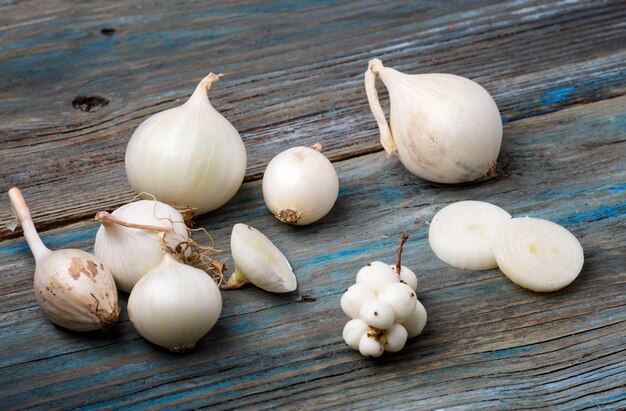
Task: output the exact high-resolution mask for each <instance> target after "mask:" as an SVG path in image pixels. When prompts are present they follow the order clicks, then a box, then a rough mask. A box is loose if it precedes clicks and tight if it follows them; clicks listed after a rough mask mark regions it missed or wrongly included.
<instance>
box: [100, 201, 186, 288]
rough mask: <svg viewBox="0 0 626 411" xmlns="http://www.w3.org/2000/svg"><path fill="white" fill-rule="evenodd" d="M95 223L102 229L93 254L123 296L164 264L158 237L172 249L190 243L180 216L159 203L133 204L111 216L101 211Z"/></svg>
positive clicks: (162, 251) (114, 212)
mask: <svg viewBox="0 0 626 411" xmlns="http://www.w3.org/2000/svg"><path fill="white" fill-rule="evenodd" d="M96 219H97V220H99V221H100V222H101V223H102V225H101V226H100V228H99V229H98V232H97V233H96V242H95V245H94V253H95V254H96V256H97V257H98V258H99V259H100V260H102V261H103V262H104V263H105V264H106V266H107V267H109V269H110V270H111V272H112V273H113V277H114V278H115V284H116V285H117V288H119V289H120V290H122V291H126V292H130V291H131V290H132V289H133V287H134V285H135V284H136V283H137V281H139V279H140V278H141V277H142V276H143V275H144V274H146V273H147V272H148V271H150V270H151V269H153V268H154V267H156V266H157V265H159V264H160V263H161V261H162V260H163V254H165V252H166V251H165V250H164V249H163V244H162V242H161V241H162V240H160V239H159V238H160V233H164V235H163V236H162V238H163V240H164V241H165V243H166V244H167V245H168V246H169V247H171V248H175V247H176V245H177V244H179V243H181V242H186V241H188V240H189V233H188V229H187V226H186V225H185V223H184V221H183V216H182V215H181V213H180V212H178V210H176V209H175V208H174V207H172V206H170V205H167V204H164V203H161V202H159V201H150V200H140V201H135V202H132V203H128V204H125V205H123V206H121V207H120V208H118V209H117V210H115V211H113V213H111V214H109V213H107V212H104V211H101V212H99V213H98V214H97V215H96Z"/></svg>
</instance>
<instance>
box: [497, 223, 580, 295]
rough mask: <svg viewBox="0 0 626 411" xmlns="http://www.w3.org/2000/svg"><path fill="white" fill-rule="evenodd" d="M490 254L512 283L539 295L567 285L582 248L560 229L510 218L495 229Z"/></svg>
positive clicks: (560, 227) (574, 271) (555, 225)
mask: <svg viewBox="0 0 626 411" xmlns="http://www.w3.org/2000/svg"><path fill="white" fill-rule="evenodd" d="M494 245H495V248H494V253H495V257H496V260H497V262H498V266H499V267H500V270H501V271H502V272H503V273H504V274H505V275H506V276H507V277H508V278H509V279H510V280H511V281H513V282H514V283H515V284H517V285H519V286H521V287H524V288H528V289H529V290H533V291H539V292H550V291H556V290H559V289H561V288H563V287H565V286H566V285H568V284H570V283H571V282H572V281H574V279H575V278H576V277H577V276H578V274H579V273H580V271H581V270H582V267H583V262H584V258H585V257H584V254H583V248H582V246H581V245H580V242H579V241H578V239H577V238H576V237H575V236H574V235H573V234H572V233H570V232H569V231H568V230H567V229H565V228H564V227H562V226H560V225H558V224H556V223H553V222H551V221H548V220H543V219H540V218H529V217H525V218H513V219H511V220H509V221H507V222H505V223H503V224H502V225H501V226H500V227H499V228H498V230H497V232H496V236H495V241H494Z"/></svg>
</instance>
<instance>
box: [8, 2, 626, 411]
mask: <svg viewBox="0 0 626 411" xmlns="http://www.w3.org/2000/svg"><path fill="white" fill-rule="evenodd" d="M103 29H104V30H103ZM0 32H1V36H2V37H1V38H2V41H1V42H0V84H1V87H0V93H1V94H0V184H1V186H0V192H2V194H1V196H0V240H1V242H0V405H1V407H0V408H2V409H17V408H40V409H49V408H76V407H81V408H85V409H112V408H118V407H122V406H127V407H130V408H161V407H172V408H197V407H203V406H207V407H211V408H213V409H232V408H238V409H241V408H251V409H264V408H277V407H280V408H289V409H320V408H343V409H357V408H365V409H375V408H378V409H380V408H396V409H397V408H411V409H433V408H461V409H463V408H467V409H476V408H496V409H512V408H534V407H554V408H559V409H584V408H597V407H599V408H606V409H615V408H620V407H624V406H626V309H625V307H626V261H625V260H626V259H625V253H624V251H625V249H626V238H625V232H626V230H625V228H626V227H625V225H626V224H625V218H624V215H625V214H626V196H625V194H624V193H625V191H624V190H625V188H626V184H625V180H626V178H625V177H626V172H625V170H624V158H625V156H626V150H625V145H624V142H625V138H624V136H625V134H626V133H625V130H626V114H625V113H626V96H625V95H624V94H625V91H626V68H625V64H624V61H625V60H626V3H625V2H624V1H580V2H578V1H550V2H539V1H536V2H535V1H528V0H518V1H509V2H503V1H479V0H474V1H445V2H442V1H434V0H433V1H419V2H415V3H414V4H408V3H403V2H380V1H357V2H324V1H316V0H308V1H299V2H287V1H273V2H265V3H258V4H254V3H249V2H245V1H228V2H208V3H206V2H194V3H187V4H185V5H179V6H176V7H173V6H167V5H163V4H158V3H156V2H148V1H138V2H133V3H130V4H129V3H127V2H119V1H112V2H102V3H87V2H84V3H80V4H70V3H69V2H63V1H46V2H44V1H23V2H11V1H5V2H2V3H1V4H0ZM374 57H378V58H381V59H382V60H383V61H384V62H385V63H386V65H388V66H390V67H394V68H397V69H399V70H401V71H406V72H409V73H426V72H449V73H454V74H459V75H463V76H466V77H469V78H471V79H474V80H476V81H478V82H479V83H480V84H482V85H483V86H484V87H485V88H486V89H487V90H488V91H489V92H490V93H492V95H493V96H494V98H495V100H496V102H497V103H498V106H499V108H500V110H501V113H502V117H503V121H504V123H505V124H504V141H503V146H502V151H501V153H500V157H499V165H498V169H497V173H496V176H494V177H493V178H492V179H490V180H488V181H486V182H483V183H480V184H470V185H464V186H442V185H437V184H432V183H428V182H425V181H422V180H419V179H418V178H416V177H414V176H413V175H411V174H410V173H408V172H407V171H405V169H404V168H403V167H402V166H401V165H400V164H399V162H398V161H397V160H396V159H393V158H391V159H388V158H386V157H385V155H384V153H382V152H381V150H382V149H381V147H380V145H379V143H378V130H377V127H376V123H375V121H374V119H373V117H372V115H371V113H370V111H369V107H368V105H367V100H366V97H365V91H364V87H363V72H364V71H365V69H366V67H367V61H368V60H369V59H371V58H374ZM209 71H214V72H223V73H224V77H223V79H222V81H220V82H219V83H217V84H216V85H215V87H214V88H213V90H212V91H211V94H210V98H211V101H212V102H213V104H214V106H215V107H216V108H217V109H218V110H219V111H220V112H222V114H224V115H225V117H227V118H228V119H229V120H230V121H231V122H232V123H233V124H234V125H235V127H236V128H237V129H238V130H239V131H240V133H241V135H242V137H243V139H244V143H245V145H246V148H247V151H248V156H249V164H248V170H247V177H246V182H245V183H244V185H243V186H242V188H241V189H240V191H239V192H238V194H237V195H236V196H235V198H234V199H233V200H231V201H230V202H229V203H228V204H227V205H226V206H225V207H223V208H222V209H220V210H217V211H215V212H212V213H210V214H207V215H204V216H202V217H200V218H199V219H198V225H199V226H202V227H205V228H207V229H208V230H209V231H210V232H211V233H212V234H213V236H214V238H215V239H216V241H217V246H218V247H221V248H222V249H224V250H225V253H224V258H225V260H226V262H227V264H229V265H230V266H232V264H231V260H230V254H229V252H228V246H229V235H230V230H231V228H232V226H233V225H234V224H235V223H238V222H244V223H248V224H251V225H253V226H255V227H257V228H259V229H260V230H262V231H263V232H265V233H266V234H267V235H268V236H269V237H270V238H271V239H272V240H274V241H275V243H276V244H277V246H278V247H279V248H281V249H282V250H283V251H284V253H285V255H286V256H287V257H288V259H289V260H290V261H291V263H292V266H293V267H294V270H295V272H296V275H297V277H298V281H299V287H298V290H297V291H296V292H294V293H291V294H287V295H275V294H270V293H266V292H263V291H261V290H258V289H255V288H252V287H247V288H244V289H241V290H237V291H230V292H224V294H223V296H224V309H223V312H222V316H221V318H220V320H219V322H218V323H217V325H216V326H215V328H214V329H213V330H212V331H211V332H210V333H209V334H208V335H207V336H206V337H205V338H203V339H202V340H201V341H200V342H199V344H198V346H197V347H196V349H195V350H194V351H193V352H191V353H189V354H186V355H174V354H170V353H169V352H166V351H165V350H163V349H160V348H159V347H156V346H154V345H151V344H150V343H148V342H147V341H145V340H143V339H142V338H141V337H139V335H138V334H137V333H136V332H135V331H134V329H133V328H132V325H131V324H130V322H129V321H128V316H127V313H126V302H127V299H128V296H127V295H126V294H122V295H121V304H122V307H123V312H122V316H121V319H120V321H119V323H118V324H117V326H116V327H115V328H113V329H112V330H109V331H103V332H94V333H87V334H81V333H74V332H68V331H66V330H64V329H61V328H58V327H56V326H54V325H53V324H52V323H50V322H49V321H48V320H47V319H46V318H45V317H44V316H43V314H42V312H41V310H40V309H39V307H38V306H37V303H36V301H35V298H34V294H33V291H32V275H33V270H34V260H33V258H32V256H31V255H30V252H29V250H28V248H27V246H26V245H25V242H24V240H23V238H22V237H21V231H20V229H19V228H18V229H17V230H16V231H14V232H13V231H11V230H10V229H9V228H7V227H11V225H12V223H13V221H14V220H13V216H12V212H11V209H10V206H9V203H8V199H7V194H6V191H7V190H8V189H9V188H10V187H12V186H14V185H17V186H19V187H21V188H22V189H23V192H24V195H25V197H26V199H27V201H28V202H29V205H30V207H31V210H32V213H33V217H34V221H35V224H36V226H37V227H38V228H39V229H40V231H41V233H42V237H43V240H44V242H45V243H46V244H47V245H48V246H50V247H51V248H53V249H60V248H81V249H84V250H88V251H91V250H92V247H93V240H94V235H95V232H96V230H97V227H98V226H97V224H96V222H95V221H93V216H94V214H95V212H96V211H98V210H103V209H104V210H112V209H114V208H115V207H117V206H119V205H121V204H123V203H125V202H126V201H128V200H129V199H130V198H131V197H132V196H133V193H132V190H131V189H130V187H129V185H128V183H127V181H126V178H125V174H124V164H123V162H124V150H125V147H126V144H127V142H128V139H129V138H130V135H131V134H132V131H133V130H134V129H135V128H136V127H137V126H138V125H139V124H140V123H141V121H143V120H144V119H146V118H147V116H149V115H150V114H153V113H156V112H158V111H161V110H164V109H166V108H170V107H174V106H176V105H178V104H181V103H182V102H183V101H184V100H185V99H186V98H187V97H188V96H189V95H190V93H191V92H192V91H193V89H194V87H195V85H196V84H197V82H198V81H199V80H200V79H201V78H202V77H203V76H204V75H206V74H207V73H208V72H209ZM379 92H380V93H381V100H384V101H386V99H387V95H386V93H384V91H383V88H382V86H381V85H380V83H379ZM77 96H98V97H100V99H99V101H101V102H104V101H108V104H106V105H103V104H101V105H100V106H98V105H97V106H95V107H94V110H93V111H91V112H85V111H81V110H79V109H77V108H75V107H74V106H73V104H72V103H73V101H75V98H76V97H77ZM78 103H80V102H79V101H76V104H74V105H76V106H78ZM383 104H384V105H386V103H383ZM315 142H321V143H322V144H323V145H324V148H325V153H326V154H327V155H328V156H329V157H330V158H331V159H332V161H333V162H334V165H335V167H336V169H337V171H338V174H339V178H340V182H341V189H340V197H339V200H338V202H337V204H336V206H335V208H334V209H333V211H332V212H331V213H330V214H329V215H328V216H327V217H326V218H324V219H323V220H321V221H320V222H318V223H316V224H314V225H312V226H308V227H291V226H285V225H282V224H281V223H280V222H278V220H276V219H275V218H274V217H272V216H271V215H270V213H269V212H268V211H267V210H266V208H265V207H264V204H263V200H262V195H261V187H260V178H261V176H262V172H263V169H264V167H265V165H266V164H267V162H268V161H269V160H270V159H271V158H272V157H273V156H274V155H275V154H277V153H278V152H280V151H282V150H284V149H287V148H289V147H292V146H295V145H311V144H313V143H315ZM466 199H473V200H485V201H489V202H492V203H495V204H497V205H499V206H501V207H503V208H504V209H506V210H507V211H509V212H510V213H512V214H513V215H515V216H523V215H529V216H535V217H540V218H547V219H550V220H553V221H555V222H557V223H559V224H562V225H564V226H565V227H566V228H568V229H569V230H570V231H572V232H573V233H574V234H575V235H576V236H577V237H578V239H579V240H580V242H581V243H582V245H583V248H584V250H585V258H586V259H585V265H584V268H583V271H582V273H581V275H580V276H579V278H578V279H577V280H576V281H575V282H574V283H573V284H571V285H570V286H569V287H567V288H565V289H564V290H561V291H559V292H556V293H552V294H537V293H533V292H530V291H526V290H524V289H521V288H519V287H517V286H515V285H514V284H512V283H511V282H510V281H508V280H507V279H506V278H505V277H504V276H503V275H502V274H501V273H500V272H499V271H498V270H492V271H486V272H470V271H463V270H459V269H456V268H453V267H449V266H447V265H446V264H445V263H443V262H441V261H439V260H438V259H437V258H436V257H435V255H434V254H433V253H432V251H431V250H430V248H429V246H428V241H427V233H428V221H429V220H430V219H431V218H432V216H433V215H434V213H435V212H436V211H437V210H439V209H440V208H442V207H443V206H445V205H446V204H449V203H451V202H453V201H458V200H466ZM405 230H406V231H408V232H409V234H410V235H411V239H410V240H409V242H408V243H407V245H406V247H405V254H404V259H403V262H404V263H405V264H406V265H407V266H409V267H411V268H412V269H413V270H415V271H416V272H417V275H418V278H419V281H420V285H419V288H418V298H419V299H420V301H422V303H423V304H424V306H425V307H426V309H427V311H428V314H429V320H428V323H427V326H426V329H425V330H424V333H423V334H422V335H421V336H419V337H417V338H415V339H413V340H410V341H409V342H408V344H407V346H406V347H405V349H404V350H403V351H402V352H400V353H397V354H391V355H390V354H385V355H384V356H383V357H381V358H379V359H375V360H371V359H364V358H362V357H361V356H360V355H359V354H358V353H357V352H355V351H351V350H350V349H349V348H347V347H346V346H345V344H344V343H343V340H342V338H341V330H342V327H343V325H344V324H345V322H346V321H347V318H346V317H345V316H344V314H343V313H342V311H341V309H340V306H339V299H340V296H341V294H342V293H343V291H344V290H345V288H347V287H348V286H349V285H350V284H352V283H353V282H354V278H355V275H356V272H357V271H358V269H359V268H360V267H362V266H363V265H365V264H366V263H368V262H371V261H374V260H383V261H388V262H393V259H394V253H395V246H396V243H397V241H398V239H399V236H400V234H401V233H402V232H403V231H405ZM304 294H308V295H310V296H311V297H313V298H314V299H315V301H312V302H306V301H302V299H301V296H302V295H304Z"/></svg>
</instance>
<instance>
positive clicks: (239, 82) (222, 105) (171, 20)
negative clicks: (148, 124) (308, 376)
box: [0, 0, 626, 238]
mask: <svg viewBox="0 0 626 411" xmlns="http://www.w3.org/2000/svg"><path fill="white" fill-rule="evenodd" d="M38 4H39V3H38V2H37V1H29V2H20V3H5V4H2V5H0V16H2V17H0V19H2V20H1V24H0V26H1V27H0V31H1V32H2V38H3V41H2V44H0V83H1V84H2V89H1V91H0V93H1V94H0V96H1V97H2V98H1V99H0V158H1V159H2V167H1V168H0V193H2V194H0V202H2V204H5V205H6V204H7V197H6V194H5V193H6V191H7V189H8V188H10V187H11V186H13V185H18V186H20V187H22V189H23V191H24V192H25V195H26V196H27V197H28V198H29V199H30V203H31V207H32V212H33V216H34V218H35V219H37V220H38V221H39V224H40V226H41V227H43V228H46V229H49V228H54V227H57V226H59V225H62V224H67V223H70V222H75V221H79V220H82V219H85V218H91V217H92V216H93V215H94V214H95V212H97V211H98V210H102V209H108V210H110V209H112V208H114V207H116V206H119V205H121V204H122V203H123V202H125V201H126V200H127V199H128V198H129V197H130V196H131V192H132V190H131V189H130V187H129V186H128V184H127V182H126V179H125V174H124V169H123V153H124V149H125V146H126V144H127V142H128V139H129V138H130V135H131V134H132V131H133V130H134V129H135V128H136V127H137V126H138V125H139V124H140V122H141V121H143V120H144V119H145V118H147V116H149V115H150V114H153V113H156V112H158V111H160V110H163V109H166V108H170V107H173V106H175V105H177V104H180V103H181V102H182V101H184V99H185V98H186V97H187V96H188V95H189V94H190V93H191V91H192V90H193V88H194V87H195V84H196V82H197V81H199V79H200V78H202V77H203V76H204V75H205V74H206V73H207V72H208V71H211V70H213V71H221V72H224V73H225V74H226V75H225V77H224V79H223V81H222V82H221V83H218V84H217V85H216V87H215V88H214V90H212V92H211V99H212V101H213V103H214V105H215V106H216V107H217V108H218V109H219V110H220V111H221V112H222V113H223V114H224V115H225V116H226V117H227V118H228V119H230V120H231V122H232V123H233V124H234V125H235V126H236V127H237V128H238V130H239V131H240V132H241V134H242V137H243V139H244V142H245V144H246V147H247V149H248V154H249V165H248V171H247V179H248V181H250V180H254V179H258V178H259V176H260V175H261V173H262V171H263V169H264V167H265V165H266V164H267V162H268V161H269V160H270V159H271V158H272V157H273V156H274V155H275V154H276V153H278V152H279V151H282V150H284V149H286V148H289V147H291V146H294V145H311V144H312V143H314V142H321V143H322V144H323V145H324V147H325V151H326V153H327V154H328V155H329V157H330V158H331V159H332V160H334V161H338V160H341V159H346V158H351V157H353V156H356V155H361V154H367V153H371V152H375V151H379V150H380V146H379V144H378V133H377V130H376V124H375V122H374V121H373V118H372V116H371V114H370V112H369V108H368V106H367V103H366V98H365V93H364V90H363V84H362V83H363V82H362V73H363V72H364V71H365V68H366V65H367V61H368V60H369V59H371V58H373V57H379V58H381V59H383V60H384V61H385V63H386V64H388V65H389V66H392V67H396V68H398V69H400V70H404V71H406V72H415V73H418V72H450V73H456V74H460V75H464V76H466V77H470V78H472V79H475V80H477V81H478V82H479V83H481V84H482V85H483V86H485V87H486V88H487V90H489V91H490V92H491V93H492V94H493V95H494V98H495V99H496V101H497V103H498V105H499V107H500V109H501V111H502V114H503V117H504V121H505V122H510V121H516V120H519V119H522V118H527V117H531V116H536V115H541V114H543V113H546V112H550V111H555V110H560V109H562V108H564V107H568V106H570V105H574V104H579V103H581V102H591V101H598V100H602V99H607V98H613V97H616V96H619V95H622V94H623V93H624V89H625V85H624V81H623V79H624V77H625V76H626V70H625V68H624V64H623V61H624V59H625V57H626V54H625V53H626V51H625V47H624V36H625V34H624V31H625V30H624V27H623V21H624V18H625V17H626V8H625V7H623V3H622V2H620V1H585V2H571V1H555V2H547V4H542V3H541V2H533V1H524V0H520V1H515V2H498V1H493V2H489V1H478V0H476V1H469V2H468V1H449V2H439V1H422V2H414V4H404V3H402V2H378V1H360V2H349V3H348V2H323V1H316V0H308V1H303V2H297V3H295V4H289V3H287V2H284V3H281V2H276V3H275V4H263V5H251V4H248V3H246V2H242V1H236V2H227V3H219V4H218V3H213V4H210V5H206V4H204V3H203V2H198V3H192V4H186V5H185V6H181V7H176V8H174V7H170V6H167V5H164V4H157V3H148V2H143V3H134V4H132V5H128V4H127V3H126V2H107V3H106V4H102V5H94V4H74V5H70V4H68V3H65V2H46V4H45V7H44V6H40V5H38ZM102 28H114V29H115V33H114V34H113V35H112V36H108V35H102V34H101V29H102ZM380 90H381V92H382V87H381V88H380ZM79 95H85V96H91V95H95V96H102V97H104V98H105V99H107V100H108V101H109V104H108V105H106V106H104V107H102V108H101V109H100V110H98V111H95V112H89V113H86V112H82V111H79V110H76V109H74V108H73V107H72V101H73V100H74V98H75V97H76V96H79ZM384 99H385V97H383V100H384ZM11 220H12V214H11V211H10V208H8V207H7V206H3V207H1V208H0V238H10V237H14V236H17V235H19V230H18V232H16V233H11V232H10V230H7V229H6V228H5V225H6V224H7V223H10V222H11Z"/></svg>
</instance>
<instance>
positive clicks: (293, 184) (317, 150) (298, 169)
mask: <svg viewBox="0 0 626 411" xmlns="http://www.w3.org/2000/svg"><path fill="white" fill-rule="evenodd" d="M321 150H322V145H321V144H315V145H314V146H312V147H310V148H309V147H293V148H290V149H289V150H285V151H283V152H282V153H280V154H278V155H277V156H276V157H274V158H273V159H272V161H270V163H269V164H268V165H267V168H266V169H265V173H264V174H263V199H264V200H265V204H266V205H267V208H269V209H270V211H271V212H272V213H273V214H274V216H276V218H278V219H279V220H280V221H282V222H283V223H287V224H295V225H306V224H311V223H314V222H316V221H317V220H319V219H320V218H322V217H324V216H325V215H326V214H328V212H329V211H330V210H331V209H332V208H333V205H334V204H335V201H336V200H337V196H338V194H339V178H338V177H337V172H336V171H335V167H333V165H332V163H331V162H330V161H329V160H328V159H327V158H326V156H325V155H323V154H322V153H321Z"/></svg>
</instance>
